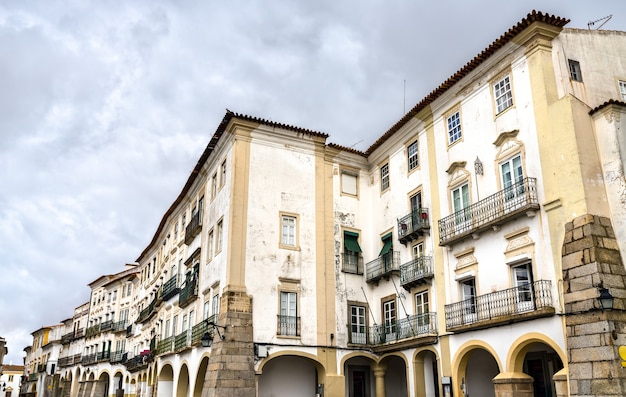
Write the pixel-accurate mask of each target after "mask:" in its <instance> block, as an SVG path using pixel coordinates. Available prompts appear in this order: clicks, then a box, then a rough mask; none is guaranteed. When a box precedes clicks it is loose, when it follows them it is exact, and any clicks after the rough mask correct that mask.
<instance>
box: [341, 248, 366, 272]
mask: <svg viewBox="0 0 626 397" xmlns="http://www.w3.org/2000/svg"><path fill="white" fill-rule="evenodd" d="M341 259H342V260H341V262H342V264H343V266H342V269H341V270H343V271H344V272H346V273H352V274H363V257H362V256H361V254H360V253H358V252H350V253H348V252H344V253H343V254H341Z"/></svg>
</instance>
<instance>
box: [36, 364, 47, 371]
mask: <svg viewBox="0 0 626 397" xmlns="http://www.w3.org/2000/svg"><path fill="white" fill-rule="evenodd" d="M46 365H47V364H39V365H37V372H46Z"/></svg>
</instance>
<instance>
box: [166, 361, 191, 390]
mask: <svg viewBox="0 0 626 397" xmlns="http://www.w3.org/2000/svg"><path fill="white" fill-rule="evenodd" d="M170 396H173V394H170ZM188 396H189V370H188V369H187V366H186V365H183V367H182V368H181V369H180V375H179V376H178V383H177V384H176V397H188Z"/></svg>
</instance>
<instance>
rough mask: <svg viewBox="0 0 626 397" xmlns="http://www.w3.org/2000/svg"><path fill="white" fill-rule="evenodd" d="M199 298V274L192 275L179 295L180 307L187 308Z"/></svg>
mask: <svg viewBox="0 0 626 397" xmlns="http://www.w3.org/2000/svg"><path fill="white" fill-rule="evenodd" d="M197 296H198V274H197V273H195V272H194V273H192V275H191V277H190V278H189V280H187V281H186V282H185V285H184V286H183V287H182V288H181V289H180V292H179V294H178V306H179V307H185V306H187V305H188V304H189V303H191V302H192V301H193V300H194V299H196V297H197Z"/></svg>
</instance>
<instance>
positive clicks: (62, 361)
mask: <svg viewBox="0 0 626 397" xmlns="http://www.w3.org/2000/svg"><path fill="white" fill-rule="evenodd" d="M80 362H81V354H80V353H79V354H74V355H72V356H67V357H61V358H59V362H58V364H59V367H69V366H72V365H74V364H80Z"/></svg>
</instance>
